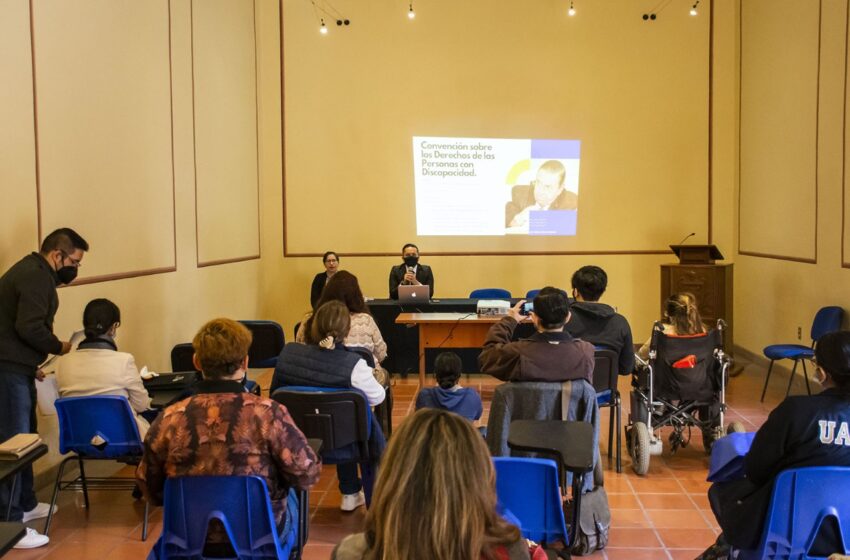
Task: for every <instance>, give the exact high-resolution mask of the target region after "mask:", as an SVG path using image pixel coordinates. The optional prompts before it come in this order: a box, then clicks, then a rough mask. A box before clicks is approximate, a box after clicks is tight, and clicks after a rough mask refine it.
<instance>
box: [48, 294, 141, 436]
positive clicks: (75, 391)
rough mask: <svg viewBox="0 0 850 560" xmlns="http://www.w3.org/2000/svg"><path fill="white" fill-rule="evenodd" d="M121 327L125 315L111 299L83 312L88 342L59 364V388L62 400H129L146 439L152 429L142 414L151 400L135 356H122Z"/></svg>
mask: <svg viewBox="0 0 850 560" xmlns="http://www.w3.org/2000/svg"><path fill="white" fill-rule="evenodd" d="M119 326H121V311H120V310H119V309H118V306H117V305H115V304H114V303H112V302H111V301H109V300H108V299H95V300H92V301H90V302H89V304H88V305H86V308H85V310H84V311H83V328H84V331H85V334H86V338H85V340H83V341H82V342H80V344H79V346H77V349H76V350H75V351H73V352H70V353H68V354H66V355H64V356H62V357H61V358H60V359H59V360H57V362H56V384H57V385H58V387H59V396H60V397H88V396H92V395H119V396H122V397H126V398H127V400H128V401H129V402H130V408H132V409H133V412H134V413H135V416H136V424H137V425H138V426H139V435H140V436H141V437H142V439H144V437H145V434H146V433H147V431H148V428H149V427H150V425H149V424H148V421H147V420H145V419H144V418H142V416H141V415H140V413H141V412H143V411H145V410H148V409H149V408H150V404H151V399H150V397H149V396H148V392H147V391H146V390H145V387H144V385H143V384H142V378H141V377H140V376H139V370H138V369H137V368H136V362H135V360H134V359H133V356H132V355H131V354H128V353H126V352H119V351H118V346H117V345H116V344H115V335H116V333H117V331H118V327H119Z"/></svg>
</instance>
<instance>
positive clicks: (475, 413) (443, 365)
mask: <svg viewBox="0 0 850 560" xmlns="http://www.w3.org/2000/svg"><path fill="white" fill-rule="evenodd" d="M462 367H463V364H462V362H461V360H460V356H458V355H457V354H455V353H454V352H442V353H441V354H440V355H439V356H437V359H436V360H435V361H434V376H435V377H436V378H437V387H429V388H427V389H421V390H420V391H419V395H418V396H417V397H416V410H419V409H420V408H439V409H441V410H448V411H449V412H454V413H455V414H459V415H460V416H463V417H464V418H466V419H467V420H469V421H471V422H473V424H477V422H478V419H479V418H481V413H482V412H483V407H482V405H481V396H480V395H479V394H478V391H476V390H475V389H472V388H469V387H466V388H465V387H461V386H460V384H459V383H458V381H459V380H460V376H461V368H462Z"/></svg>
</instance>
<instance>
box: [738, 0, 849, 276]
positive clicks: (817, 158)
mask: <svg viewBox="0 0 850 560" xmlns="http://www.w3.org/2000/svg"><path fill="white" fill-rule="evenodd" d="M822 18H823V0H818V54H817V65H818V67H817V68H818V69H817V86H816V93H815V226H814V227H815V237H814V257H797V256H791V255H779V254H775V253H766V252H760V251H748V250H744V249H743V248H742V247H741V193H742V192H743V190H744V189H743V183H742V182H741V161H742V160H743V157H741V153H742V150H741V129H742V126H741V122H742V116H743V103H741V99H742V98H743V90H744V85H743V75H744V70H743V68H744V0H741V2H740V3H738V21H739V22H740V24H739V26H738V44H739V45H740V49H739V51H738V254H739V255H744V256H748V257H759V258H763V259H773V260H780V261H790V262H798V263H805V264H817V262H818V191H819V184H818V162H819V161H820V153H819V151H818V148H819V144H820V71H821V39H822V31H823V30H822ZM845 68H846V65H845Z"/></svg>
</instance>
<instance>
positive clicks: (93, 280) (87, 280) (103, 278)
mask: <svg viewBox="0 0 850 560" xmlns="http://www.w3.org/2000/svg"><path fill="white" fill-rule="evenodd" d="M165 7H166V10H167V12H168V91H169V95H168V99H169V110H170V112H171V115H170V119H169V120H170V121H171V135H170V138H171V203H172V224H171V226H172V236H171V237H172V241H173V263H174V264H172V265H170V266H164V267H155V268H147V269H140V270H132V271H128V272H116V273H110V274H99V275H97V276H88V277H82V278H79V279H77V280H75V281H74V285H75V286H80V285H84V284H97V283H100V282H110V281H113V280H121V279H124V278H137V277H139V276H151V275H154V274H165V273H168V272H175V271H176V270H177V202H176V198H177V192H176V190H177V188H176V184H175V183H176V180H175V163H174V74H173V55H172V54H173V53H172V37H171V0H166V1H165ZM29 16H30V53H31V54H30V57H31V61H32V97H33V129H34V133H35V192H36V221H37V230H38V240H37V246H39V247H40V246H41V240H42V239H44V236H45V232H44V230H43V223H42V216H41V199H42V197H41V163H40V160H39V143H38V87H37V81H36V75H37V73H36V62H35V48H36V44H35V43H36V41H35V14H34V11H33V0H29Z"/></svg>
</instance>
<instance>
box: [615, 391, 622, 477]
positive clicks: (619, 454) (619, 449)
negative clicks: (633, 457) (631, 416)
mask: <svg viewBox="0 0 850 560" xmlns="http://www.w3.org/2000/svg"><path fill="white" fill-rule="evenodd" d="M615 406H616V407H617V472H618V473H621V472H623V445H622V442H621V441H620V438H621V437H622V434H623V430H622V426H621V419H620V406H621V405H620V397H619V395H618V396H617V404H616V405H615Z"/></svg>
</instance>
